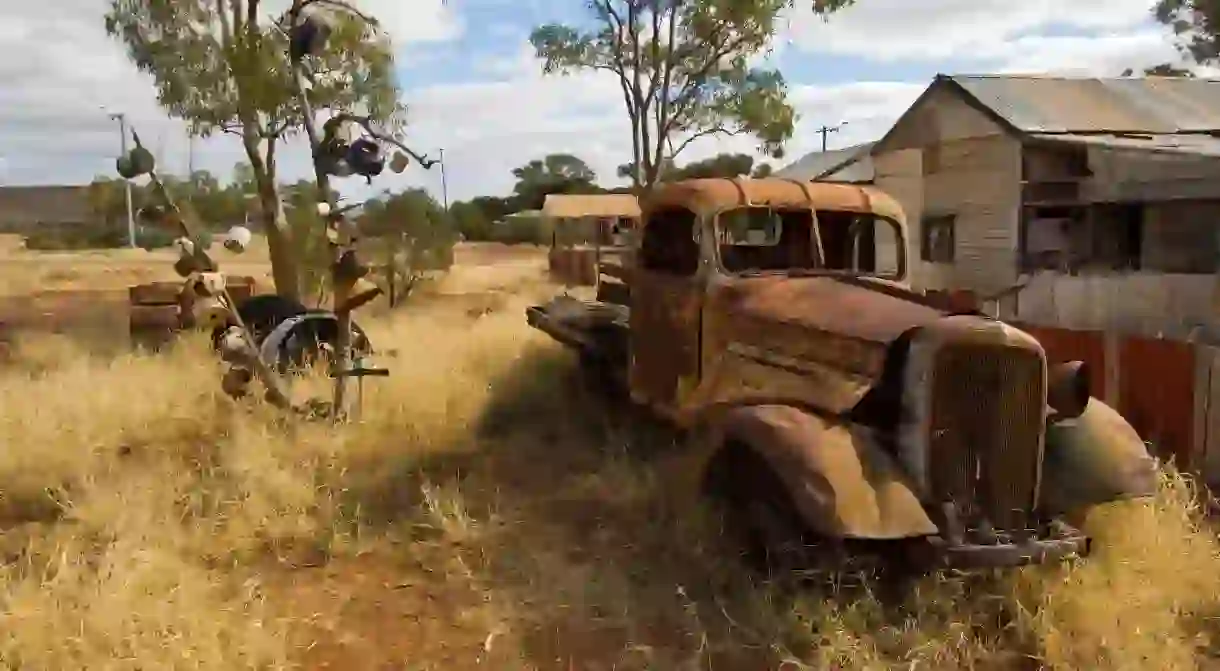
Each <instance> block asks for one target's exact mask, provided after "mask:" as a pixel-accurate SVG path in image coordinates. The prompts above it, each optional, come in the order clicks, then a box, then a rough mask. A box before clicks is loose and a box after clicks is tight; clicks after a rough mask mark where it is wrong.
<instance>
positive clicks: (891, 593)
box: [704, 441, 927, 602]
mask: <svg viewBox="0 0 1220 671" xmlns="http://www.w3.org/2000/svg"><path fill="white" fill-rule="evenodd" d="M704 487H705V493H706V495H707V496H708V497H710V498H711V499H712V500H713V503H714V504H715V505H716V506H717V507H718V508H720V512H721V513H722V519H723V521H724V527H725V529H724V530H725V532H726V535H727V536H728V537H729V540H730V541H731V542H735V543H736V544H737V545H738V547H740V548H741V549H742V556H743V558H744V559H745V561H746V564H747V566H749V567H750V568H751V569H753V570H754V571H756V572H759V573H761V574H762V575H763V576H766V577H778V578H780V579H781V581H782V579H784V578H786V577H787V578H792V577H795V575H794V574H798V573H799V574H800V575H802V576H803V577H804V578H812V577H815V576H817V575H819V574H820V575H821V576H822V577H826V578H829V579H832V580H833V583H834V584H835V585H837V586H840V587H847V586H849V585H851V584H856V585H867V586H869V589H870V591H872V592H873V594H874V596H876V597H878V598H881V599H883V600H886V601H887V602H888V601H890V600H893V599H895V598H897V599H898V600H901V598H902V597H903V596H904V595H906V594H907V593H908V592H909V588H910V587H911V585H913V584H914V581H915V580H917V579H918V578H919V577H921V576H923V575H926V573H927V570H926V568H927V567H926V566H925V565H924V564H922V563H921V562H919V561H917V560H914V559H913V558H914V557H917V556H919V553H920V550H922V549H924V547H923V546H924V545H925V544H926V540H925V539H922V538H914V539H899V540H847V539H841V538H828V537H825V536H822V535H819V534H817V533H815V532H813V531H812V530H810V529H809V526H808V525H807V524H805V523H804V521H803V520H801V517H800V514H799V513H798V512H797V509H796V505H795V503H793V501H792V497H791V496H790V495H789V494H788V485H786V484H785V483H784V482H783V481H782V480H781V479H780V477H779V475H778V474H777V473H776V472H775V470H774V468H772V467H771V465H770V464H769V463H767V461H766V460H765V459H764V458H763V457H762V455H760V454H759V453H758V452H757V451H756V450H754V449H752V448H750V447H749V446H748V445H746V444H744V443H741V442H733V441H730V442H728V443H726V444H725V445H724V447H722V448H721V449H720V451H719V452H717V453H716V455H715V456H714V457H713V458H712V461H711V462H710V463H709V465H708V468H707V471H706V474H705V478H704Z"/></svg>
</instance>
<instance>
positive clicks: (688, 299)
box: [629, 208, 704, 414]
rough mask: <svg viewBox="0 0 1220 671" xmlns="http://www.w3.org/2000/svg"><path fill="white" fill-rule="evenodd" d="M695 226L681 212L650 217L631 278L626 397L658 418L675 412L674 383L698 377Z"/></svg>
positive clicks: (699, 279)
mask: <svg viewBox="0 0 1220 671" xmlns="http://www.w3.org/2000/svg"><path fill="white" fill-rule="evenodd" d="M697 224H698V217H697V216H696V215H695V213H694V212H692V211H690V210H687V209H684V208H675V209H667V210H661V211H657V212H654V213H652V214H650V215H649V217H648V222H647V224H646V225H645V228H644V232H643V236H642V238H641V241H640V252H639V257H638V262H637V264H636V268H635V271H634V272H633V276H632V279H631V338H630V341H631V368H630V371H629V376H630V381H631V395H632V398H633V399H634V400H635V401H636V402H638V403H641V404H645V405H649V406H651V407H653V408H654V409H656V410H657V411H659V412H661V413H663V414H669V413H671V412H672V411H673V410H675V409H676V407H677V405H678V403H679V401H680V398H679V385H680V384H686V385H690V386H693V383H694V382H695V381H697V379H698V375H699V361H700V353H699V334H700V331H701V324H700V317H701V313H702V307H703V294H704V292H703V283H702V275H701V274H700V273H699V265H700V264H699V259H700V253H699V242H698V240H697V238H696V237H695V234H696V230H697Z"/></svg>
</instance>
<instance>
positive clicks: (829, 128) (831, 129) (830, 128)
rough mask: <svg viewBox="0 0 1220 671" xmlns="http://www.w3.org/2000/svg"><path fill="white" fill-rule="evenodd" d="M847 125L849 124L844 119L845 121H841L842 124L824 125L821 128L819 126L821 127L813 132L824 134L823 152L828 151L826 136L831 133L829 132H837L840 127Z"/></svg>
mask: <svg viewBox="0 0 1220 671" xmlns="http://www.w3.org/2000/svg"><path fill="white" fill-rule="evenodd" d="M846 125H847V122H846V121H844V122H843V123H841V124H839V125H837V126H822V127H821V128H819V129H817V130H815V131H813V132H815V133H818V134H820V135H821V136H822V151H823V152H825V151H826V136H827V135H829V134H831V133H837V132H839V129H840V128H842V127H844V126H846Z"/></svg>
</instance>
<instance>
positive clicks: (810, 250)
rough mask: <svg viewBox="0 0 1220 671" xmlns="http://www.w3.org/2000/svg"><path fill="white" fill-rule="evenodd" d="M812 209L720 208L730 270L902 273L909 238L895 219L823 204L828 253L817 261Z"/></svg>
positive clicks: (821, 227) (720, 237)
mask: <svg viewBox="0 0 1220 671" xmlns="http://www.w3.org/2000/svg"><path fill="white" fill-rule="evenodd" d="M813 221H814V219H813V216H812V213H811V212H810V211H809V210H775V209H771V208H766V207H743V208H737V209H733V210H727V211H725V212H722V213H721V214H720V217H719V221H718V225H717V227H716V234H717V244H718V246H719V248H720V260H721V263H722V264H723V265H724V269H725V270H727V271H728V272H730V273H738V274H749V273H761V272H786V271H807V272H810V271H812V272H816V271H840V272H851V273H858V274H862V275H875V276H878V277H885V278H894V279H896V278H898V276H899V275H901V274H902V271H903V268H902V266H903V259H902V256H903V255H905V251H906V250H905V244H906V243H905V240H904V239H903V238H902V235H901V232H900V231H901V229H900V228H899V227H898V225H897V224H895V223H894V222H892V221H890V220H888V219H884V218H881V217H877V216H875V215H872V214H862V213H859V212H841V211H835V210H819V211H818V212H817V221H818V233H819V235H820V237H821V240H822V249H823V254H824V255H825V259H824V260H823V262H822V263H818V258H817V253H816V249H815V247H814V243H813V239H814V238H813Z"/></svg>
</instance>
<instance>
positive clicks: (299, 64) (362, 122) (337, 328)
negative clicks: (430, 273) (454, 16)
mask: <svg viewBox="0 0 1220 671" xmlns="http://www.w3.org/2000/svg"><path fill="white" fill-rule="evenodd" d="M311 5H319V6H320V7H321V8H325V9H326V10H328V11H341V12H344V13H346V14H348V15H350V16H351V17H353V18H354V19H356V20H360V21H364V22H366V23H369V24H370V25H374V26H375V25H376V21H375V20H374V19H372V18H370V17H368V16H365V15H364V14H361V13H360V12H358V11H357V10H355V9H353V8H352V7H350V6H348V5H346V4H345V3H343V2H340V1H339V0H294V1H293V4H292V7H291V8H290V9H289V10H288V12H287V13H286V14H285V15H284V17H282V18H281V19H280V20H279V21H277V23H276V25H277V27H278V28H279V29H280V30H282V31H283V32H284V34H285V35H286V36H287V38H288V42H289V59H290V62H291V64H292V68H293V75H294V76H293V80H294V82H295V84H296V92H297V95H298V97H299V99H300V103H301V108H302V111H303V118H302V124H303V126H304V128H305V132H306V135H307V136H308V138H309V142H310V146H311V148H312V156H313V163H314V174H315V179H316V182H317V192H318V201H317V212H318V215H319V216H320V217H321V218H322V220H323V222H324V225H325V235H326V240H327V244H328V247H329V249H330V276H331V294H332V306H331V310H329V311H308V312H300V311H289V313H285V314H278V315H276V316H275V317H273V318H272V320H271V321H273V322H274V323H269V324H259V325H257V326H258V327H257V328H252V325H251V324H248V323H246V321H245V320H243V318H242V315H241V309H240V306H238V305H236V304H235V302H234V300H233V298H232V296H231V295H230V294H229V292H228V291H227V289H226V287H225V278H224V276H223V275H221V274H220V273H219V272H218V270H219V268H218V265H217V263H216V262H215V260H213V259H212V258H211V257H210V256H209V255H208V253H207V251H206V248H205V245H204V244H203V239H202V238H201V237H200V235H199V231H198V230H197V229H196V227H194V226H193V225H192V224H191V223H190V222H189V221H188V219H187V217H186V216H184V214H183V212H182V210H181V209H180V208H179V207H178V206H177V205H176V204H175V202H174V200H173V198H172V197H171V196H170V194H169V192H168V191H167V190H166V189H165V186H164V184H163V183H162V182H161V180H160V179H159V178H158V176H157V174H156V161H155V160H154V158H153V155H152V153H151V152H149V151H148V150H147V149H146V148H145V147H144V146H143V144H142V143H141V142H140V139H139V136H138V134H137V133H135V131H134V130H133V131H132V136H133V138H134V140H135V147H134V148H133V149H132V150H131V151H130V152H129V153H128V154H127V155H125V156H123V157H121V158H120V159H119V160H118V162H117V168H118V172H119V174H120V175H122V176H123V177H124V178H126V179H135V178H137V177H140V176H144V175H147V176H148V177H149V179H150V181H151V184H152V186H153V189H154V192H155V193H156V195H157V197H158V198H159V200H160V201H161V202H162V203H163V206H162V207H158V208H152V209H150V211H149V213H148V214H149V215H150V216H151V217H152V218H154V219H158V220H160V221H161V222H162V223H170V224H172V225H174V226H176V228H177V230H178V232H179V234H180V237H179V238H178V239H177V241H176V246H177V248H178V250H179V259H178V261H177V262H176V263H175V264H174V269H175V270H176V271H177V272H178V274H179V275H181V276H182V277H184V278H186V282H185V284H184V287H183V295H184V296H185V297H186V298H187V299H189V300H185V301H184V303H186V304H188V305H189V309H188V313H189V315H190V318H191V321H192V322H193V324H194V325H195V326H197V327H204V328H207V329H210V330H211V331H212V333H213V344H214V346H215V347H216V349H217V350H218V351H219V353H220V356H221V359H222V360H223V361H225V362H226V364H227V365H228V368H227V370H226V372H225V373H224V376H223V378H222V382H221V386H222V388H223V389H224V391H225V392H226V393H227V394H229V395H230V396H233V397H241V396H245V395H246V394H247V393H248V388H249V386H250V384H251V382H252V381H253V380H254V379H255V378H258V380H259V381H260V382H261V383H262V385H263V387H264V388H265V390H266V394H265V397H266V399H267V400H268V401H269V402H270V403H272V404H273V405H275V406H277V407H279V408H283V409H293V410H297V411H299V412H303V413H307V414H309V415H311V416H319V415H321V416H327V417H331V418H333V419H335V420H336V421H339V420H343V419H345V418H347V417H348V398H347V382H348V379H349V378H356V380H357V384H358V385H360V384H361V382H362V379H363V378H364V377H366V376H386V375H389V371H388V370H386V369H384V368H374V367H369V366H367V365H365V359H366V355H367V354H368V353H369V352H371V348H370V347H369V345H368V339H367V337H365V335H364V333H363V332H361V331H360V330H359V328H358V327H355V326H354V324H353V322H352V313H353V312H354V311H355V310H356V309H357V308H360V307H362V306H364V305H367V304H368V303H369V302H370V301H372V300H373V299H374V298H376V297H377V296H379V295H380V294H381V293H382V289H381V288H380V287H378V286H377V285H375V284H373V283H372V282H371V281H369V280H368V279H367V276H368V274H369V268H368V266H366V265H365V264H364V263H362V262H361V261H360V259H359V257H358V256H357V252H356V242H357V239H358V237H359V235H358V230H357V227H356V225H355V222H353V221H351V220H350V219H349V217H348V216H347V215H348V213H349V212H350V211H351V210H353V209H355V207H358V205H355V206H345V207H339V205H338V202H337V201H336V199H335V196H334V193H333V192H332V191H331V188H330V178H331V177H348V176H353V175H358V176H361V177H364V178H365V179H366V180H367V181H369V182H371V181H372V179H373V178H374V177H376V176H378V175H380V174H382V172H384V170H385V167H386V163H387V157H386V151H385V147H386V146H391V147H394V148H395V149H396V151H395V152H394V155H393V156H392V157H390V158H389V161H388V162H389V167H390V169H391V171H393V172H395V173H401V172H403V171H404V170H405V169H406V168H407V166H408V165H409V164H410V162H411V161H412V160H414V161H415V162H416V163H418V164H419V165H420V166H422V167H423V168H425V169H430V168H432V167H433V166H434V165H436V163H437V161H434V160H431V159H429V158H428V157H426V156H424V155H422V154H419V153H417V152H415V151H413V150H411V149H410V148H409V147H407V146H406V145H404V144H403V143H402V142H400V141H398V140H396V139H395V138H393V137H392V136H390V135H388V134H386V133H383V132H380V131H378V130H377V129H376V127H375V121H374V120H373V119H372V118H370V117H368V116H360V115H356V114H351V113H348V112H344V111H336V112H335V113H334V114H333V115H332V116H331V118H330V119H328V120H327V121H326V122H325V123H323V124H322V128H321V132H319V129H318V127H317V124H316V123H315V117H314V114H315V112H314V107H313V104H312V102H311V101H310V96H309V90H310V83H311V82H312V81H313V73H312V71H311V69H310V66H309V62H308V61H309V58H310V57H311V56H315V55H318V54H320V53H321V52H322V51H323V50H324V49H325V47H326V43H327V39H328V37H329V35H330V32H331V24H330V22H329V20H328V19H329V17H327V16H325V15H324V14H322V13H321V12H318V11H312V10H311V8H310V6H311ZM307 10H310V11H307ZM352 127H355V128H358V129H359V130H360V131H361V135H360V137H358V138H355V139H351V140H349V139H347V138H346V137H345V133H346V132H347V131H349V130H350V129H351V128H352ZM249 241H250V232H249V230H247V229H245V228H243V227H240V226H238V227H234V229H232V230H231V231H230V232H229V235H228V237H227V239H226V241H225V246H226V248H228V249H230V251H235V252H240V251H243V250H244V249H245V247H246V245H248V244H249ZM267 298H272V299H274V297H266V296H261V297H260V296H255V297H254V298H252V299H249V301H256V300H260V299H267ZM249 301H248V302H249ZM310 320H315V321H319V320H320V321H324V322H327V323H331V324H333V327H334V337H333V338H332V339H330V340H331V342H326V343H319V344H318V349H319V351H320V352H321V353H323V354H325V355H326V358H327V359H328V360H329V361H328V362H329V373H330V376H331V378H333V380H334V387H333V396H332V398H331V400H330V401H329V402H324V401H321V400H319V399H310V400H308V401H306V402H304V403H302V404H294V403H293V401H292V399H291V398H290V395H289V390H288V384H287V382H286V380H285V378H284V375H285V374H286V373H287V372H288V371H287V370H286V367H285V366H284V365H283V361H281V359H280V348H281V346H282V345H283V343H285V342H286V341H289V340H291V339H292V337H293V334H294V330H295V329H298V328H300V327H301V325H302V324H304V323H306V322H307V321H310ZM358 408H359V404H357V411H358Z"/></svg>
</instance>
